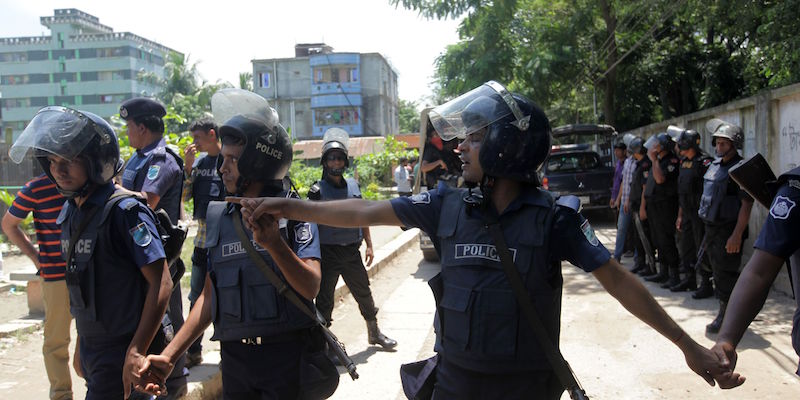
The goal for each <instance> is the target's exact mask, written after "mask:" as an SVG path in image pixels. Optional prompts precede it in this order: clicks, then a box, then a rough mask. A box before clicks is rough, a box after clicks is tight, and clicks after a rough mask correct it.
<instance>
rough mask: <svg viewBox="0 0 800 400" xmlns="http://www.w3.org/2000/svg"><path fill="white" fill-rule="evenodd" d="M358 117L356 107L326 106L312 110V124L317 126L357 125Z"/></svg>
mask: <svg viewBox="0 0 800 400" xmlns="http://www.w3.org/2000/svg"><path fill="white" fill-rule="evenodd" d="M358 118H359V111H358V108H357V107H328V108H317V109H315V110H314V124H315V125H317V126H329V125H357V124H358Z"/></svg>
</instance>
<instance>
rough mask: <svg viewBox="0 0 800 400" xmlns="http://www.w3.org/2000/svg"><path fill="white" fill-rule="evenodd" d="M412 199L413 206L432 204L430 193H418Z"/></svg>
mask: <svg viewBox="0 0 800 400" xmlns="http://www.w3.org/2000/svg"><path fill="white" fill-rule="evenodd" d="M410 199H411V203H412V204H431V194H430V193H428V192H422V193H417V194H415V195H413V196H411V197H410Z"/></svg>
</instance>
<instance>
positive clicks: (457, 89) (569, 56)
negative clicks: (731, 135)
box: [390, 0, 800, 130]
mask: <svg viewBox="0 0 800 400" xmlns="http://www.w3.org/2000/svg"><path fill="white" fill-rule="evenodd" d="M390 3H391V4H394V5H396V6H401V5H402V6H403V7H405V8H408V9H412V10H417V11H419V12H420V14H421V15H423V16H425V17H427V18H439V19H442V18H454V17H457V16H462V15H463V16H464V20H463V22H462V23H461V25H460V27H459V37H460V41H459V42H458V43H456V44H454V45H451V46H448V47H447V49H446V51H445V52H444V53H443V54H442V55H441V56H440V57H439V58H438V60H437V63H436V71H435V79H436V82H435V85H434V87H435V88H436V93H434V94H433V96H432V97H433V98H436V99H447V98H452V97H454V96H456V95H459V94H461V93H464V92H466V91H468V90H470V89H472V88H474V87H476V86H478V85H480V84H481V83H483V82H485V81H487V80H490V79H493V80H497V81H499V82H502V83H504V84H506V85H507V86H508V87H509V89H511V90H513V91H516V92H520V93H522V94H525V95H527V96H528V97H529V98H531V99H532V100H534V101H535V102H536V103H538V104H539V105H540V106H541V107H542V108H543V109H544V110H545V111H546V113H547V115H548V116H549V117H550V119H551V125H553V126H557V125H561V124H565V123H573V122H589V121H594V120H595V113H594V107H593V102H594V101H593V98H594V97H595V96H596V99H597V108H598V114H597V120H598V122H610V123H613V124H615V126H616V127H617V129H618V130H626V129H629V128H633V127H637V126H641V125H644V124H648V123H651V122H654V121H658V120H661V119H663V118H669V117H672V116H676V115H680V114H686V113H691V112H694V111H697V110H699V109H703V108H708V107H713V106H716V105H719V104H722V103H725V102H729V101H732V100H735V99H737V98H741V97H745V96H751V95H753V94H755V93H757V92H758V91H760V90H763V89H767V88H775V87H780V86H785V85H788V84H792V83H795V82H798V81H800V35H797V32H798V31H799V30H800V0H786V1H779V2H774V1H770V2H767V1H753V0H727V1H719V2H707V1H701V0H679V1H677V2H671V1H667V0H655V1H653V0H633V1H622V0H598V1H590V0H496V1H489V0H390ZM437 103H439V102H437Z"/></svg>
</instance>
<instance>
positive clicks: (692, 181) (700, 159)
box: [678, 153, 714, 209]
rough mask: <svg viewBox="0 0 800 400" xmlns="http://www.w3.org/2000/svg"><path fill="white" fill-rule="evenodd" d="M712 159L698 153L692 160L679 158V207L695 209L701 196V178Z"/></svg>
mask: <svg viewBox="0 0 800 400" xmlns="http://www.w3.org/2000/svg"><path fill="white" fill-rule="evenodd" d="M713 161H714V159H713V158H711V157H709V156H707V155H705V154H702V153H698V154H697V155H695V157H694V158H688V157H683V158H681V169H680V174H679V175H678V194H679V195H680V196H681V198H680V200H681V207H683V208H684V209H686V208H690V207H691V208H692V209H694V208H697V206H698V205H699V202H700V196H701V195H702V194H703V176H704V175H705V174H706V171H707V170H708V166H709V165H711V162H713Z"/></svg>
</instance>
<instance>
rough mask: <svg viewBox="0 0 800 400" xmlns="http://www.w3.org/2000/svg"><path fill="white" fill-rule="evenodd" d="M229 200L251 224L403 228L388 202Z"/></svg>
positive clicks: (270, 198) (356, 200) (227, 199)
mask: <svg viewBox="0 0 800 400" xmlns="http://www.w3.org/2000/svg"><path fill="white" fill-rule="evenodd" d="M225 200H226V201H229V202H233V203H239V204H241V205H242V215H243V216H244V217H245V218H247V219H248V222H249V223H251V224H252V223H255V221H258V220H259V219H260V218H261V217H262V216H264V215H271V216H273V217H274V218H276V219H277V218H286V219H290V220H296V221H310V222H316V223H318V224H323V225H328V226H338V227H345V228H360V227H364V226H371V225H396V226H402V225H403V223H402V222H400V219H399V218H397V214H395V212H394V209H393V208H392V205H391V203H390V202H389V201H388V200H384V201H372V200H364V199H347V200H336V201H325V202H315V201H302V200H299V199H285V198H275V197H259V198H238V197H227V198H225Z"/></svg>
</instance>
